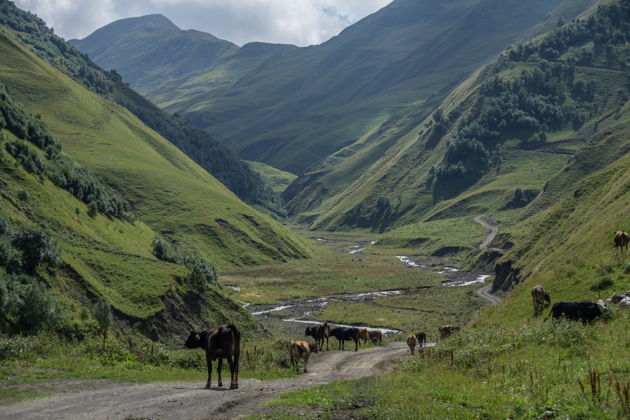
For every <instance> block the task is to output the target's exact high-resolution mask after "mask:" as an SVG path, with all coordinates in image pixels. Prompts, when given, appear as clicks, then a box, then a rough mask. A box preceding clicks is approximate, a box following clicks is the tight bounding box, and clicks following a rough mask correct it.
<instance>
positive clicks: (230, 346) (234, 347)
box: [184, 325, 241, 389]
mask: <svg viewBox="0 0 630 420" xmlns="http://www.w3.org/2000/svg"><path fill="white" fill-rule="evenodd" d="M184 347H186V348H187V349H198V348H201V349H204V350H205V351H206V362H207V363H208V382H207V383H206V388H210V378H211V377H212V361H213V360H217V359H219V362H218V365H217V374H218V375H219V386H223V382H222V381H221V368H222V367H223V359H224V358H225V359H227V361H228V364H229V365H230V389H238V357H239V354H240V352H241V333H240V332H239V330H238V329H237V328H236V327H235V326H234V325H222V326H220V327H219V328H213V329H211V330H208V331H203V332H196V331H195V330H194V329H193V330H192V331H191V332H190V335H189V336H188V340H186V343H185V344H184Z"/></svg>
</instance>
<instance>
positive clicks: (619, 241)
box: [613, 230, 630, 252]
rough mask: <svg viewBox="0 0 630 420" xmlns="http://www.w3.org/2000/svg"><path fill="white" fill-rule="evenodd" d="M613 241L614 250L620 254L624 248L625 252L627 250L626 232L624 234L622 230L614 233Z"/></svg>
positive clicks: (628, 237)
mask: <svg viewBox="0 0 630 420" xmlns="http://www.w3.org/2000/svg"><path fill="white" fill-rule="evenodd" d="M613 240H614V242H615V248H619V250H620V251H621V252H623V249H624V248H626V251H627V250H628V243H629V242H630V235H628V233H627V232H624V231H623V230H619V231H617V232H615V237H614V239H613Z"/></svg>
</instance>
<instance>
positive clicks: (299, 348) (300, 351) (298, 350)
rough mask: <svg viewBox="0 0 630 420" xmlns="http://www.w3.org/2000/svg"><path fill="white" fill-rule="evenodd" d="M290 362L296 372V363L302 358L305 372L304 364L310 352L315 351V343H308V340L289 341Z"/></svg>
mask: <svg viewBox="0 0 630 420" xmlns="http://www.w3.org/2000/svg"><path fill="white" fill-rule="evenodd" d="M290 351H291V364H292V365H293V367H294V368H295V371H296V372H298V371H299V368H298V364H299V362H300V359H304V373H307V370H306V365H307V363H308V358H309V356H310V355H311V353H317V343H309V342H308V341H301V340H298V341H291V349H290Z"/></svg>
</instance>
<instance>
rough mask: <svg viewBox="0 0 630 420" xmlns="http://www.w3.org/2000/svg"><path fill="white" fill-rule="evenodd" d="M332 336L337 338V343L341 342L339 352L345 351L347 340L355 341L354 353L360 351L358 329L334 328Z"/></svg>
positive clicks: (331, 332)
mask: <svg viewBox="0 0 630 420" xmlns="http://www.w3.org/2000/svg"><path fill="white" fill-rule="evenodd" d="M330 335H331V336H333V337H335V338H336V339H337V341H339V350H344V349H345V341H346V340H354V346H355V348H354V351H358V350H359V329H358V328H347V327H338V328H333V329H332V330H331V331H330Z"/></svg>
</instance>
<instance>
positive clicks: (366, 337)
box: [359, 328, 370, 344]
mask: <svg viewBox="0 0 630 420" xmlns="http://www.w3.org/2000/svg"><path fill="white" fill-rule="evenodd" d="M369 339H370V333H368V330H366V329H365V328H364V329H362V330H359V343H361V340H363V344H365V343H367V342H368V340H369Z"/></svg>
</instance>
